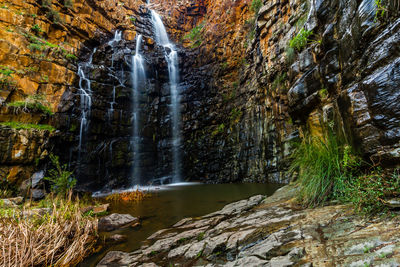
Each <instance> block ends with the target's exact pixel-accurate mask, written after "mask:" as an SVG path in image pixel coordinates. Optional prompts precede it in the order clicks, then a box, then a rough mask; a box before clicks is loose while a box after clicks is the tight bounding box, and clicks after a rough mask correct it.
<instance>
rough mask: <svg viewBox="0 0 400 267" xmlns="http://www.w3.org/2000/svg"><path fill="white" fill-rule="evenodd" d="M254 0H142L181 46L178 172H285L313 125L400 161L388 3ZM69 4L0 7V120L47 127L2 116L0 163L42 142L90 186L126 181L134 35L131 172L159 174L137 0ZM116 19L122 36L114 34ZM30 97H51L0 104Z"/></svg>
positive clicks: (378, 158) (155, 57) (160, 125)
mask: <svg viewBox="0 0 400 267" xmlns="http://www.w3.org/2000/svg"><path fill="white" fill-rule="evenodd" d="M256 2H257V1H251V0H237V1H231V0H214V1H211V0H191V1H190V0H186V1H178V0H175V1H164V0H157V1H156V0H154V1H152V4H151V7H152V8H154V9H156V10H158V11H159V12H160V13H161V14H162V16H163V20H164V23H165V24H166V26H167V28H168V33H169V34H170V36H171V39H173V40H174V41H175V43H176V45H177V47H178V50H179V59H180V69H181V77H180V90H181V94H182V95H181V99H182V119H183V122H182V133H183V141H184V142H183V147H182V153H183V157H182V159H183V163H182V164H183V165H182V167H183V172H184V177H185V179H187V180H202V181H206V182H210V183H220V182H280V183H285V182H288V181H289V180H290V177H288V175H287V173H286V170H287V167H288V164H289V163H290V160H289V155H290V153H291V151H292V149H293V148H292V144H293V141H295V140H299V138H302V137H305V136H321V135H323V134H324V133H325V131H324V129H325V128H329V127H330V128H332V129H334V130H335V131H336V132H339V133H340V134H341V135H342V136H343V137H344V138H345V139H346V140H348V142H349V143H351V144H352V145H353V146H354V147H355V148H356V149H358V150H359V152H360V153H361V155H362V156H363V157H364V158H365V159H366V160H368V161H370V162H372V163H375V164H378V163H379V164H382V166H384V167H387V168H391V167H395V166H397V165H399V157H400V93H399V92H398V90H397V89H398V88H399V85H400V74H399V72H400V50H399V49H398V48H399V45H400V44H399V42H400V38H399V37H400V20H399V13H398V7H397V6H390V7H388V11H387V12H386V13H385V14H384V15H379V14H381V13H380V12H378V13H377V11H379V7H377V6H375V4H374V2H373V1H367V0H364V1H355V0H347V1H344V0H335V1H322V0H316V1H314V0H313V1H305V0H298V1H287V0H286V1H278V0H277V1H264V2H263V1H260V6H259V7H257V6H255V4H254V3H256ZM66 3H67V1H60V2H56V1H53V3H52V5H51V6H50V7H49V6H46V2H41V1H33V0H32V1H17V0H13V1H9V2H6V3H5V4H4V5H5V8H4V7H2V8H0V13H1V16H0V23H1V26H2V27H0V65H1V68H2V70H3V72H2V78H3V80H4V81H5V80H7V81H8V82H7V83H5V82H3V83H2V91H1V95H0V97H1V101H2V110H1V112H0V121H3V122H5V121H15V122H21V123H25V124H26V123H32V124H40V125H47V124H49V125H52V127H54V128H55V129H54V130H53V129H48V128H44V129H36V128H29V127H28V129H16V128H18V127H15V125H14V126H12V127H10V126H6V125H2V126H1V131H0V133H1V139H0V149H1V151H2V152H4V153H2V158H1V161H0V164H1V168H0V170H1V175H2V176H3V177H4V178H7V177H8V180H10V181H15V180H19V181H21V180H23V179H26V178H27V177H29V176H30V175H31V174H32V173H33V172H34V171H37V170H39V169H42V168H44V167H45V166H44V165H45V162H46V160H45V159H46V156H47V154H48V153H49V151H53V152H54V153H56V154H58V155H60V157H61V159H62V161H63V162H66V163H69V165H70V166H71V168H73V169H74V170H75V172H76V175H77V176H78V177H79V181H80V182H81V184H82V185H86V186H87V188H91V189H100V188H102V187H104V186H105V185H107V187H108V188H117V187H121V186H126V185H129V183H130V180H131V177H130V176H131V174H132V166H133V147H132V138H131V137H132V79H131V69H132V68H131V62H132V55H133V54H134V51H135V49H136V44H135V37H136V35H137V34H141V35H143V37H144V41H143V44H142V47H141V49H142V50H143V56H144V58H145V61H146V72H147V73H148V79H147V83H146V89H145V90H144V91H143V94H142V97H141V101H140V106H141V110H142V114H144V115H143V116H142V117H141V119H140V120H141V124H142V127H141V131H140V132H141V136H142V138H141V141H140V146H141V147H142V148H143V149H142V150H141V158H143V159H145V160H143V161H141V169H143V176H145V177H146V178H145V179H144V180H143V181H142V182H143V183H147V182H149V181H150V180H151V179H153V178H160V177H164V176H168V174H169V173H170V171H171V153H170V150H171V141H170V137H171V132H170V131H171V130H170V128H171V127H170V118H169V115H168V105H169V101H170V100H169V97H170V96H169V91H168V72H167V65H166V64H167V63H166V61H165V56H164V52H163V51H162V49H161V48H160V47H158V46H157V44H155V42H154V40H153V39H154V36H153V33H152V25H151V19H150V14H149V12H148V9H147V8H146V5H145V3H144V1H139V0H138V1H120V2H118V1H74V2H73V5H72V7H70V5H69V4H67V5H66ZM68 3H69V2H68ZM51 10H52V11H51ZM54 11H57V12H58V14H59V15H58V16H57V15H55V13H54ZM377 14H378V15H377ZM54 20H55V21H54ZM35 25H38V27H39V28H38V27H36V26H35ZM39 29H40V30H39ZM117 29H119V30H122V32H123V39H122V40H121V41H118V42H116V43H115V44H114V43H112V44H111V43H110V42H109V41H110V40H111V39H112V36H113V34H114V33H115V30H117ZM305 34H306V35H308V36H306V37H305V41H304V38H303V39H302V38H301V37H302V35H305ZM32 36H33V37H32ZM34 36H36V37H34ZM38 38H39V39H38ZM293 40H294V41H298V44H297V45H296V43H294V41H293ZM291 41H292V42H291ZM290 43H292V46H291V45H290ZM32 44H33V45H32ZM95 48H96V49H97V50H94V49H95ZM91 54H93V60H92V64H91V67H90V68H89V71H88V73H87V74H88V77H87V78H88V79H89V80H90V81H91V86H92V87H91V88H92V96H93V99H92V107H91V112H90V118H89V120H90V123H89V126H88V130H87V136H86V137H85V138H84V145H83V146H81V149H79V146H80V139H81V137H80V132H81V131H80V130H81V129H80V127H81V116H82V110H81V108H80V101H81V93H82V92H81V90H80V86H81V84H80V82H82V77H79V75H78V74H77V72H78V66H79V64H80V63H82V62H88V61H89V60H90V59H89V58H90V55H91ZM8 70H11V71H12V74H11V75H7V71H8ZM3 80H2V81H3ZM32 95H43V96H45V97H44V98H45V99H40V101H39V100H35V101H39V102H40V103H45V104H46V103H48V106H49V108H50V111H46V110H43V109H42V108H38V107H37V106H29V107H24V108H21V107H15V105H14V106H13V105H10V103H15V102H18V101H27V102H29V103H31V102H32V101H33V100H31V98H30V96H32ZM33 102H34V101H33ZM34 103H36V102H34ZM46 106H47V105H46ZM53 112H54V113H55V114H53ZM25 128H26V127H25ZM3 155H4V156H3Z"/></svg>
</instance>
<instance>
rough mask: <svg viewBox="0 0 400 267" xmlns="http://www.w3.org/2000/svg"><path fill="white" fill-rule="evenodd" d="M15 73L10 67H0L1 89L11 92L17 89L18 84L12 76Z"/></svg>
mask: <svg viewBox="0 0 400 267" xmlns="http://www.w3.org/2000/svg"><path fill="white" fill-rule="evenodd" d="M13 73H14V71H13V70H11V69H10V68H9V67H7V66H3V65H0V89H3V90H9V89H12V88H14V87H15V84H16V83H15V81H14V80H13V78H12V76H11V75H12V74H13Z"/></svg>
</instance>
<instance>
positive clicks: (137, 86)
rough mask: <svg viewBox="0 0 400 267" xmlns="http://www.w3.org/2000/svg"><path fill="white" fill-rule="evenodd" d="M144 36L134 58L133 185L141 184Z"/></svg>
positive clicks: (144, 75)
mask: <svg viewBox="0 0 400 267" xmlns="http://www.w3.org/2000/svg"><path fill="white" fill-rule="evenodd" d="M141 43H142V35H140V34H139V35H138V36H137V38H136V51H135V55H134V56H132V83H133V138H132V145H133V181H132V182H133V184H132V185H139V184H141V182H142V181H141V170H140V131H139V129H140V95H141V89H142V87H144V85H145V83H146V72H145V69H144V60H143V57H142V55H141V54H140V46H141Z"/></svg>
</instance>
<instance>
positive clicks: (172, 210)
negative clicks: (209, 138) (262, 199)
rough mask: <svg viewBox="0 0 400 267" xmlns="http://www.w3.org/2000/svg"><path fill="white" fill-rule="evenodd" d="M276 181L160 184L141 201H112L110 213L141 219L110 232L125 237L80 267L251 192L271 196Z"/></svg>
mask: <svg viewBox="0 0 400 267" xmlns="http://www.w3.org/2000/svg"><path fill="white" fill-rule="evenodd" d="M279 187H281V185H277V184H217V185H210V184H189V185H179V184H178V185H175V186H167V187H163V188H162V190H158V191H156V192H154V193H152V195H151V197H149V198H147V199H145V200H144V201H143V202H140V203H121V202H119V203H117V204H116V203H114V204H111V212H112V213H121V214H131V215H132V216H135V217H139V218H141V226H140V227H139V228H135V229H133V228H130V227H128V228H124V229H120V230H117V231H114V232H111V233H110V234H122V235H126V236H127V237H128V240H127V241H126V242H125V243H122V244H117V245H110V246H108V247H106V249H104V250H102V251H101V252H100V253H98V254H95V255H92V256H91V257H89V258H88V259H86V260H85V261H84V262H83V263H82V264H81V265H80V266H82V267H83V266H85V267H86V266H96V264H97V263H98V262H99V261H100V260H101V259H102V258H103V257H104V256H105V254H106V253H107V252H108V251H112V250H120V251H134V250H136V249H139V248H140V246H141V243H142V241H144V240H145V239H146V238H147V237H149V236H150V235H151V234H153V233H154V232H156V231H158V230H160V229H164V228H167V227H170V226H172V225H173V224H175V223H176V222H178V221H179V220H181V219H183V218H186V217H198V216H202V215H206V214H208V213H211V212H214V211H217V210H220V209H222V208H223V207H224V206H225V205H227V204H229V203H232V202H235V201H239V200H242V199H245V198H248V197H250V196H254V195H259V194H262V195H271V194H273V193H274V192H275V191H276V190H277V189H278V188H279Z"/></svg>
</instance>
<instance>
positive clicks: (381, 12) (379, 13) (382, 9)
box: [374, 0, 387, 22]
mask: <svg viewBox="0 0 400 267" xmlns="http://www.w3.org/2000/svg"><path fill="white" fill-rule="evenodd" d="M375 8H376V12H375V19H374V20H375V22H376V21H378V20H379V19H382V18H383V16H385V13H386V11H387V8H386V6H385V5H383V3H382V0H375Z"/></svg>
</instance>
